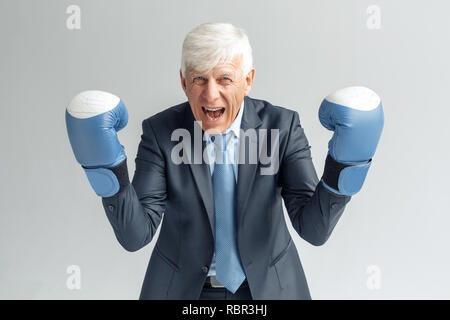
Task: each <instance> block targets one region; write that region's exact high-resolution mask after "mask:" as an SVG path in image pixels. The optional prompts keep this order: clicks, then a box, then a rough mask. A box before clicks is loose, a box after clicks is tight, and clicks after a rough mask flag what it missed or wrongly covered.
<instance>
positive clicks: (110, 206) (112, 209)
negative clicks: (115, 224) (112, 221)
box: [108, 204, 114, 212]
mask: <svg viewBox="0 0 450 320" xmlns="http://www.w3.org/2000/svg"><path fill="white" fill-rule="evenodd" d="M108 210H109V211H111V212H112V211H114V206H113V205H112V204H110V205H109V206H108Z"/></svg>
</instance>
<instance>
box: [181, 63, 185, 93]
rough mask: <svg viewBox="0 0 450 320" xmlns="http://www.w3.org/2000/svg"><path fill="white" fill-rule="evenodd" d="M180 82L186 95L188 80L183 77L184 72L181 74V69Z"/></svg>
mask: <svg viewBox="0 0 450 320" xmlns="http://www.w3.org/2000/svg"><path fill="white" fill-rule="evenodd" d="M180 80H181V87H182V88H183V91H184V93H186V79H185V78H184V77H183V72H181V69H180Z"/></svg>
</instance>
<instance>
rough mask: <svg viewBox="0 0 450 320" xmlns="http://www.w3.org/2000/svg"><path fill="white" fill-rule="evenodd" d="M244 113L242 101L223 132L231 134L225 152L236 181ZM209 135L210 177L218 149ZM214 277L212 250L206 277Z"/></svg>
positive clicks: (206, 136) (214, 265)
mask: <svg viewBox="0 0 450 320" xmlns="http://www.w3.org/2000/svg"><path fill="white" fill-rule="evenodd" d="M243 113H244V101H242V104H241V107H240V109H239V112H238V114H237V116H236V118H235V119H234V121H233V122H232V123H231V125H230V126H229V127H228V129H227V130H225V133H229V132H231V134H232V138H230V139H229V140H228V145H227V146H226V147H227V148H226V152H227V158H228V159H230V161H231V163H232V164H233V171H234V177H235V179H236V183H237V178H238V159H239V133H240V129H241V120H242V114H243ZM211 137H212V136H211V135H209V134H208V133H207V132H205V142H206V146H205V148H206V150H207V151H206V154H207V157H208V162H209V168H210V171H211V176H212V174H213V172H214V164H215V160H216V150H215V148H217V147H220V146H218V145H216V144H215V143H214V142H213V140H212V139H211ZM213 275H214V276H215V275H216V252H215V250H214V256H213V259H212V262H211V266H210V268H209V271H208V276H213Z"/></svg>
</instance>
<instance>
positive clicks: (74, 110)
mask: <svg viewBox="0 0 450 320" xmlns="http://www.w3.org/2000/svg"><path fill="white" fill-rule="evenodd" d="M127 123H128V112H127V109H126V107H125V104H124V103H123V102H122V100H120V98H118V97H116V96H115V95H113V94H111V93H108V92H103V91H94V90H92V91H84V92H81V93H79V94H78V95H76V96H75V97H74V98H73V99H72V101H71V102H70V103H69V106H68V107H67V109H66V126H67V133H68V136H69V140H70V144H71V146H72V150H73V153H74V154H75V158H76V160H77V161H78V163H80V164H81V166H82V167H83V169H84V171H85V173H86V176H87V178H88V180H89V183H90V184H91V186H92V188H93V189H94V191H95V192H96V194H97V195H99V196H101V197H110V196H113V195H114V194H116V193H117V192H118V191H119V190H120V186H121V184H120V183H119V180H118V178H117V175H116V174H117V173H115V171H114V169H113V168H114V167H116V166H117V165H118V164H120V163H122V162H124V161H125V160H126V154H125V151H124V148H123V146H122V145H121V144H120V143H119V139H118V138H117V132H118V131H119V130H121V129H122V128H124V127H125V126H126V125H127ZM125 163H126V162H125ZM123 170H125V171H126V166H125V169H122V171H123ZM122 175H123V173H122ZM125 176H126V179H125V180H128V172H126V173H125Z"/></svg>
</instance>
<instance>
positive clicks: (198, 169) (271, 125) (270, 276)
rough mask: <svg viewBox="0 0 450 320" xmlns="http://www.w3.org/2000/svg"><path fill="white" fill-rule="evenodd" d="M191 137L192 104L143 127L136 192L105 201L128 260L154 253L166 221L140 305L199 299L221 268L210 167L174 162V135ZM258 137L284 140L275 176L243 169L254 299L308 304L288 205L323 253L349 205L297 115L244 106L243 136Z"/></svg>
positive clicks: (241, 219) (243, 231) (244, 252)
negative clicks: (275, 132) (130, 255)
mask: <svg viewBox="0 0 450 320" xmlns="http://www.w3.org/2000/svg"><path fill="white" fill-rule="evenodd" d="M193 127H194V116H193V114H192V111H191V108H190V105H189V103H188V102H185V103H182V104H180V105H177V106H174V107H171V108H168V109H166V110H164V111H162V112H160V113H158V114H155V115H154V116H151V117H149V118H148V119H146V120H144V121H143V122H142V129H143V134H142V136H141V142H140V144H139V148H138V153H137V156H136V160H135V161H136V171H135V174H134V177H133V180H132V183H130V184H128V185H126V186H124V187H122V188H121V190H120V192H119V193H118V194H116V195H114V196H112V197H109V198H102V202H103V206H104V209H105V212H106V214H107V217H108V219H109V221H110V223H111V225H112V227H113V230H114V233H115V235H116V237H117V239H118V241H119V242H120V244H121V245H122V246H123V247H124V248H125V249H126V250H129V251H136V250H139V249H140V248H142V247H144V246H145V245H146V244H148V243H149V242H150V241H151V240H152V238H153V235H154V234H155V232H156V230H157V228H158V226H159V224H160V222H161V220H162V226H161V231H160V235H159V238H158V240H157V242H156V245H155V248H154V250H153V252H152V255H151V258H150V262H149V264H148V268H147V272H146V275H145V279H144V283H143V286H142V290H141V294H140V299H198V298H199V296H200V293H201V291H202V288H203V284H204V282H205V278H206V276H207V273H208V270H209V269H208V268H209V266H210V264H211V261H212V258H213V252H214V237H215V232H214V231H215V227H214V200H213V191H212V182H211V175H210V171H209V170H210V169H209V165H208V164H206V163H205V162H203V163H202V164H183V163H182V164H175V163H174V162H173V161H171V152H172V148H173V147H174V146H175V145H176V144H178V143H179V141H171V134H172V132H173V131H174V130H175V129H177V128H185V129H187V130H188V131H189V132H190V134H191V139H192V146H193V145H194V142H193V139H194V129H193ZM250 128H255V129H256V130H259V129H279V130H280V131H279V159H280V167H279V170H278V172H277V173H276V174H274V175H261V174H260V167H262V166H263V165H262V164H261V163H260V162H258V163H256V164H254V163H253V164H252V163H245V164H239V167H238V182H237V195H236V199H237V200H236V201H237V203H236V215H237V218H236V222H237V245H238V249H239V254H240V257H241V261H242V266H243V268H244V271H245V274H246V276H247V280H248V283H249V287H250V291H251V294H252V297H253V299H310V293H309V289H308V285H307V282H306V279H305V274H304V272H303V269H302V265H301V262H300V259H299V256H298V253H297V249H296V247H295V245H294V243H293V240H292V238H291V235H290V234H289V232H288V229H287V226H286V222H285V219H284V215H283V211H282V210H283V209H282V199H283V200H284V203H285V206H286V209H287V212H288V214H289V218H290V220H291V222H292V225H293V227H294V228H295V230H296V231H297V233H298V234H299V235H300V237H302V238H303V239H304V240H306V241H308V242H309V243H311V244H313V245H316V246H318V245H322V244H323V243H325V241H326V240H327V239H328V237H329V236H330V234H331V232H332V230H333V228H334V226H335V225H336V223H337V221H338V219H339V217H340V216H341V214H342V212H343V211H344V208H345V205H346V204H347V203H348V201H349V200H350V197H348V196H340V195H336V194H334V193H332V192H330V191H328V190H327V189H326V188H325V187H323V185H322V183H321V182H319V180H318V177H317V174H316V171H315V168H314V166H313V163H312V160H311V152H310V146H309V143H308V140H307V138H306V136H305V134H304V132H303V128H302V127H301V125H300V120H299V116H298V113H297V112H295V111H292V110H288V109H285V108H282V107H276V106H273V105H271V104H270V103H268V102H266V101H263V100H256V99H252V98H250V97H245V109H244V114H243V117H242V122H241V129H243V130H247V129H250ZM269 131H270V130H269ZM258 139H259V138H258ZM241 142H242V139H241ZM203 146H204V143H203ZM125 165H126V163H125ZM163 213H164V219H162V217H163Z"/></svg>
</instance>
